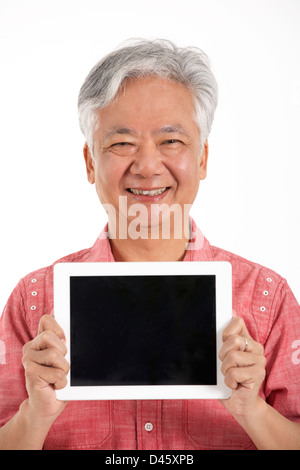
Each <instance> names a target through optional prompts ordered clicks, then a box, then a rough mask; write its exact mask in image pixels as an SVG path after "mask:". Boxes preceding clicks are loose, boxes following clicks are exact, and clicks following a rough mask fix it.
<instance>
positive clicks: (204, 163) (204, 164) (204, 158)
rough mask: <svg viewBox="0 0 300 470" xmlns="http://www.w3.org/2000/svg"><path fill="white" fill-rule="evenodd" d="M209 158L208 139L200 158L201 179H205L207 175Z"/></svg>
mask: <svg viewBox="0 0 300 470" xmlns="http://www.w3.org/2000/svg"><path fill="white" fill-rule="evenodd" d="M207 160H208V141H207V139H206V141H205V143H204V146H203V150H202V155H201V158H200V180H204V179H205V178H206V176H207Z"/></svg>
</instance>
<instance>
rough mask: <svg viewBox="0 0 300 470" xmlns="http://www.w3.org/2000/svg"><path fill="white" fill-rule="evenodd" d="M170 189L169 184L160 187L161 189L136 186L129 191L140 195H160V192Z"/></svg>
mask: <svg viewBox="0 0 300 470" xmlns="http://www.w3.org/2000/svg"><path fill="white" fill-rule="evenodd" d="M167 189H169V186H166V187H165V188H159V189H134V188H128V189H127V191H129V192H130V193H132V194H136V195H139V196H159V195H160V194H163V193H164V192H165V191H167Z"/></svg>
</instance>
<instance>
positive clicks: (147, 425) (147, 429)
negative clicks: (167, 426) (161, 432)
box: [145, 423, 153, 432]
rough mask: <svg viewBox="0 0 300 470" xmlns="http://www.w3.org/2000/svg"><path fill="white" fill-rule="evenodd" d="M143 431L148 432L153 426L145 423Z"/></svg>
mask: <svg viewBox="0 0 300 470" xmlns="http://www.w3.org/2000/svg"><path fill="white" fill-rule="evenodd" d="M145 429H146V431H148V432H150V431H152V429H153V424H152V423H146V424H145Z"/></svg>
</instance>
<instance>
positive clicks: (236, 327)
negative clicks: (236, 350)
mask: <svg viewBox="0 0 300 470" xmlns="http://www.w3.org/2000/svg"><path fill="white" fill-rule="evenodd" d="M231 335H239V336H245V337H246V338H251V336H250V334H249V332H248V330H247V327H246V325H245V322H244V320H243V319H242V318H241V317H234V318H232V320H231V321H230V323H229V324H228V325H227V326H226V328H225V329H224V331H223V336H222V337H223V341H226V339H227V338H228V337H229V336H231Z"/></svg>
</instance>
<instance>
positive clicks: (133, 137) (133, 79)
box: [0, 41, 300, 450]
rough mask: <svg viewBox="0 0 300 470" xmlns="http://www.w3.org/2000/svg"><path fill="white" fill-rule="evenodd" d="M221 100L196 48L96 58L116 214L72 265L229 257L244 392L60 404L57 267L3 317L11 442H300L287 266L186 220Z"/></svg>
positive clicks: (297, 333)
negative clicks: (230, 247) (241, 251)
mask: <svg viewBox="0 0 300 470" xmlns="http://www.w3.org/2000/svg"><path fill="white" fill-rule="evenodd" d="M216 103H217V85H216V82H215V79H214V77H213V75H212V73H211V71H210V69H209V66H208V62H207V58H206V56H205V54H203V53H202V52H201V51H199V50H196V49H195V48H185V49H180V48H177V47H176V46H175V45H173V44H172V43H170V42H168V41H138V42H136V43H134V44H130V45H128V46H125V47H123V48H121V49H119V50H117V51H115V52H113V53H111V54H110V55H108V56H107V57H105V58H104V59H103V60H102V61H101V62H100V63H99V64H97V65H96V66H95V67H94V69H93V70H92V71H91V72H90V74H89V75H88V77H87V79H86V81H85V83H84V84H83V87H82V89H81V92H80V96H79V116H80V123H81V128H82V130H83V133H84V135H85V138H86V144H85V146H84V158H85V163H86V169H87V176H88V180H89V182H90V183H92V184H95V186H96V191H97V194H98V197H99V199H100V201H101V203H102V204H103V205H104V207H105V208H106V210H107V212H108V225H107V227H106V228H105V230H104V231H103V232H102V233H101V235H100V236H99V238H98V239H97V241H96V243H95V245H94V246H93V247H92V248H91V249H87V250H82V251H81V252H79V253H75V254H72V255H69V256H67V257H65V258H63V259H61V260H59V262H60V261H69V262H72V261H80V262H86V261H106V262H113V261H123V262H126V261H183V262H184V261H186V260H189V261H198V260H200V261H202V260H205V261H212V260H217V261H218V260H226V261H229V262H230V263H231V264H232V270H233V307H234V315H233V319H232V321H231V322H230V324H229V325H228V326H227V328H226V329H225V331H224V332H223V340H224V343H223V347H222V349H221V351H220V353H219V357H220V359H221V361H222V372H223V374H224V380H225V383H226V384H227V385H228V386H229V387H230V388H231V389H232V395H231V397H230V398H229V399H227V400H223V401H222V402H219V401H217V400H150V401H147V400H144V401H143V400H138V401H125V400H124V401H122V400H120V401H95V402H72V403H65V402H61V401H58V400H57V399H56V393H55V390H56V389H60V388H63V387H64V386H65V385H66V374H67V372H68V370H69V364H68V363H67V361H66V359H65V354H66V346H65V342H64V332H63V331H62V329H61V327H60V326H59V325H58V324H57V322H56V321H55V319H54V317H53V314H52V313H51V312H52V309H53V280H52V275H53V266H50V267H47V268H44V269H41V270H38V271H36V272H34V273H31V274H30V275H28V276H26V277H25V278H24V279H22V280H21V281H20V282H19V284H18V285H17V287H16V288H15V290H14V292H13V293H12V295H11V297H10V299H9V300H8V303H7V305H6V308H5V311H4V313H3V315H2V318H1V333H0V338H1V341H2V342H3V344H4V345H5V349H6V354H5V360H4V361H3V362H4V364H2V365H1V366H0V367H1V369H0V373H1V390H0V393H1V410H0V415H1V425H2V426H3V427H2V429H1V430H0V447H2V448H21V449H25V448H26V449H27V448H31V449H39V448H45V449H62V448H64V449H79V448H80V449H82V448H84V449H182V450H184V449H214V448H216V449H255V448H259V449H272V448H274V449H279V448H291V449H296V448H298V449H299V448H300V424H299V422H298V421H299V420H300V405H299V399H298V395H299V382H300V379H299V377H300V374H299V360H298V356H297V347H298V344H299V338H300V329H299V324H300V322H299V313H300V311H299V305H298V303H297V301H296V299H295V297H294V296H293V294H292V293H291V291H290V289H289V287H288V285H287V283H286V281H285V280H284V279H282V278H281V277H280V276H279V275H278V274H276V273H274V272H272V271H270V270H268V269H266V268H264V267H262V266H259V265H257V264H255V263H251V262H250V261H247V260H244V259H242V258H240V257H238V256H236V255H233V254H231V253H228V252H225V251H224V250H220V249H218V248H215V247H212V246H211V245H210V244H209V243H208V241H207V240H206V239H205V238H204V237H203V235H202V234H201V232H200V230H199V229H198V228H197V227H196V224H195V222H194V221H192V220H190V222H189V224H188V229H187V226H186V221H187V220H189V218H188V217H186V216H185V217H182V219H181V220H180V221H179V219H178V218H176V214H177V215H178V213H181V214H186V215H187V216H188V213H189V208H190V207H191V205H192V203H193V201H194V199H195V197H196V194H197V192H198V188H199V183H200V181H201V180H203V179H204V178H205V177H206V172H207V159H208V142H207V137H208V134H209V131H210V128H211V124H212V121H213V114H214V110H215V107H216ZM124 201H126V205H124ZM137 206H138V210H137ZM166 208H169V209H171V208H175V209H176V210H174V211H173V210H172V211H171V210H169V211H168V210H166ZM186 208H188V210H186ZM138 212H139V215H137V213H138ZM136 217H139V218H138V230H137V224H134V221H135V218H136ZM179 226H180V227H179ZM166 227H168V230H169V234H168V237H165V236H163V235H164V233H165V232H164V230H165V228H166ZM133 228H134V229H133ZM179 228H181V229H182V230H178V229H179ZM133 235H134V236H133ZM99 321H101V318H99ZM295 353H296V355H295ZM100 359H101V358H100Z"/></svg>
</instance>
